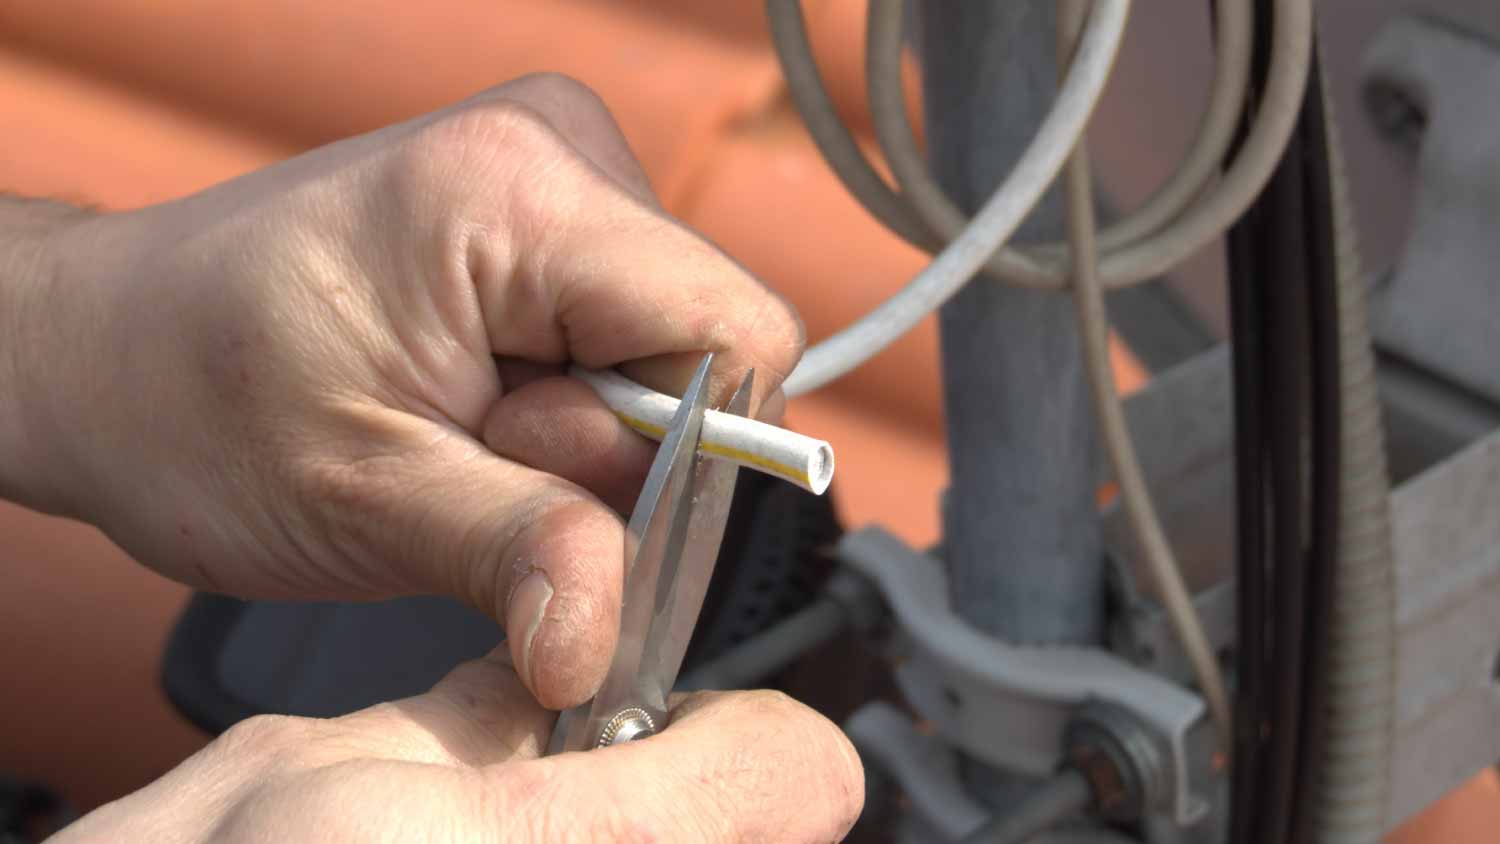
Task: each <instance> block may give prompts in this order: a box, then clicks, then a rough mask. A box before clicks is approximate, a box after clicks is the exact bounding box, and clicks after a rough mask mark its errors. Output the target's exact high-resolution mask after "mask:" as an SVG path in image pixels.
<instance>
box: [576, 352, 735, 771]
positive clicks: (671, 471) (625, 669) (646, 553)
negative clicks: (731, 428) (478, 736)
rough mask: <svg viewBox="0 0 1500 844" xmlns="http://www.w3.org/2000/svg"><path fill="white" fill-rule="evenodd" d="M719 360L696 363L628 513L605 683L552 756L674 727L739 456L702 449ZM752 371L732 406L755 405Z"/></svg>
mask: <svg viewBox="0 0 1500 844" xmlns="http://www.w3.org/2000/svg"><path fill="white" fill-rule="evenodd" d="M712 363H713V355H712V354H708V355H705V356H704V358H703V361H702V362H701V363H699V364H698V369H697V371H696V372H695V373H694V374H693V379H692V381H691V383H689V384H688V388H687V392H686V393H685V394H684V395H683V397H682V403H681V404H680V405H679V406H678V408H677V412H676V414H675V415H674V416H673V418H672V424H671V426H670V427H669V428H668V429H667V431H666V435H665V436H663V437H662V441H661V447H660V448H659V449H658V450H657V452H656V459H655V460H654V461H652V463H651V470H650V472H649V473H647V475H646V484H645V486H644V487H642V488H641V494H640V497H639V498H637V499H636V503H635V510H634V511H632V512H631V514H630V522H629V524H628V526H627V527H626V530H625V559H626V560H628V561H630V567H629V568H628V569H626V575H625V592H624V603H623V604H622V606H621V610H620V639H619V644H618V645H617V646H616V648H615V654H614V659H613V661H612V662H611V663H610V666H609V671H608V673H607V674H606V675H605V677H604V683H603V685H601V686H600V687H599V692H598V694H596V695H595V696H594V699H593V700H591V701H589V702H588V703H584V704H582V705H580V706H576V707H574V708H572V709H569V710H566V711H564V712H563V713H561V714H560V715H559V716H558V719H557V726H556V727H554V728H553V730H552V739H551V741H550V742H549V743H548V745H547V754H548V755H552V754H555V753H565V752H569V751H575V750H592V749H594V748H599V747H608V746H610V745H614V744H622V743H624V742H628V741H635V740H637V739H643V738H647V737H648V736H652V735H655V734H656V733H658V732H660V731H661V730H662V729H664V728H665V727H666V726H667V720H668V718H669V710H668V708H667V696H668V695H669V694H670V693H671V691H672V686H673V684H674V683H676V682H677V674H678V672H679V671H680V670H681V669H682V658H683V655H684V653H686V651H687V646H688V640H689V639H690V638H691V637H692V635H693V627H694V625H696V624H697V622H698V612H699V611H700V610H701V609H702V608H703V596H704V594H705V593H706V592H707V591H708V581H709V578H710V577H711V576H712V575H713V569H714V562H715V561H716V560H717V559H718V556H719V545H720V543H721V542H722V541H723V539H724V525H725V523H726V522H727V521H728V519H729V505H730V502H731V501H732V500H733V498H734V483H735V478H736V476H737V475H738V474H739V467H738V466H737V465H735V464H734V463H731V462H730V461H728V460H719V459H709V458H705V457H703V456H702V455H700V454H699V453H698V443H699V438H700V435H701V433H702V430H703V415H704V413H705V412H706V411H707V410H708V374H709V368H710V366H711V365H712ZM754 377H755V373H754V371H751V372H749V373H747V374H746V375H745V379H744V381H742V382H741V383H740V386H739V388H738V389H737V390H735V392H734V395H733V396H732V397H730V399H729V401H728V402H727V403H726V404H725V406H724V412H726V413H733V414H735V415H738V416H745V415H746V414H747V413H748V412H749V409H750V388H751V384H752V383H753V381H754Z"/></svg>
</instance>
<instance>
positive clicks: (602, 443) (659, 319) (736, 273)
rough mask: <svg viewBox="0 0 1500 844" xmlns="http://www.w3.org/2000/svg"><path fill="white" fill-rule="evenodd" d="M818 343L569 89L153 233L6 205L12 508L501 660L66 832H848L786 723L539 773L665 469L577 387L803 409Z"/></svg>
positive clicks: (785, 836)
mask: <svg viewBox="0 0 1500 844" xmlns="http://www.w3.org/2000/svg"><path fill="white" fill-rule="evenodd" d="M802 339H803V338H802V331H801V326H800V323H799V322H798V320H797V318H796V316H795V314H794V313H793V312H792V311H791V309H790V308H789V307H788V306H787V305H786V304H785V303H784V302H782V301H781V300H780V299H779V298H778V297H776V296H775V295H774V294H772V293H771V292H770V291H768V290H767V289H766V288H764V287H763V286H761V285H760V284H759V283H758V282H757V281H756V280H755V279H754V278H752V277H751V276H750V275H748V274H747V273H746V272H744V271H743V270H742V269H741V268H739V267H738V266H737V265H736V264H734V262H733V261H731V260H729V259H728V258H727V257H725V256H724V255H723V254H722V253H720V252H719V251H718V250H716V249H715V248H714V247H713V246H712V245H710V244H709V243H707V242H706V241H704V240H703V239H702V238H700V237H699V236H697V235H696V234H694V233H693V232H691V231H690V230H688V229H687V228H685V227H684V226H682V225H681V224H679V223H677V222H676V221H675V220H673V219H671V218H670V217H668V216H666V215H665V214H664V213H663V212H662V211H661V209H660V206H659V204H658V203H657V201H656V199H655V198H654V196H653V195H652V193H651V190H650V187H649V184H648V183H647V180H646V178H645V176H644V174H643V173H642V171H641V169H640V167H639V165H638V164H637V163H636V161H635V159H634V157H633V156H632V155H631V153H630V151H629V149H628V147H627V145H626V143H625V141H624V139H623V138H622V137H621V135H620V133H619V131H618V129H617V128H616V127H615V124H614V122H613V121H612V119H611V118H610V116H609V114H608V112H607V110H606V109H605V108H604V107H603V105H602V104H601V103H599V101H598V100H597V98H595V97H594V96H593V95H592V94H591V93H590V92H588V91H587V90H586V89H584V88H583V87H582V86H579V85H578V84H576V83H573V82H571V81H569V80H566V79H563V78H560V77H556V76H538V77H527V78H525V79H521V80H518V81H516V82H512V83H509V84H507V85H503V86H500V87H498V88H494V89H491V90H489V91H486V92H484V93H482V94H479V95H476V96H475V97H473V98H471V99H469V100H467V101H465V102H462V103H459V104H457V105H455V106H452V107H450V108H447V109H444V110H442V111H439V112H436V113H434V114H431V115H427V116H424V117H421V118H417V119H415V120H412V121H409V122H407V123H403V124H398V125H395V126H391V127H387V128H385V129H381V130H378V131H375V132H372V133H370V134H368V135H363V136H359V137H355V138H351V139H348V140H345V141H341V142H339V143H335V144H332V145H330V146H327V147H324V148H321V149H318V150H314V151H312V152H310V153H307V154H306V155H303V156H300V157H298V158H295V159H291V160H289V161H286V162H283V163H281V164H278V165H276V166H273V167H270V168H267V169H266V170H263V171H260V172H257V173H253V174H250V175H248V176H245V177H243V178H240V179H236V180H234V181H231V182H227V183H225V184H223V185H220V186H217V187H214V188H211V189H209V190H207V191H204V192H202V193H200V194H196V195H194V196H190V197H187V198H185V199H182V200H179V201H175V202H171V203H166V204H163V205H159V206H153V207H149V208H144V209H140V210H138V211H132V212H127V213H115V214H93V213H86V212H80V211H77V210H76V209H70V208H66V207H63V206H58V205H54V204H47V203H35V202H21V201H14V200H5V201H0V395H3V396H4V397H5V401H4V402H3V405H0V496H4V497H6V498H9V499H12V500H15V501H19V502H21V503H23V504H26V505H28V506H31V507H34V508H37V509H40V510H45V511H49V512H54V513H60V514H64V515H69V516H73V517H76V518H80V519H83V520H86V521H89V522H92V523H94V524H96V525H98V526H99V527H100V528H102V529H103V530H104V531H105V532H106V533H107V534H108V535H109V536H110V537H111V538H112V539H114V541H116V542H117V543H119V544H120V545H121V546H122V547H124V548H125V549H126V550H127V551H129V552H131V554H132V555H133V556H134V557H135V558H136V559H138V560H140V561H141V562H142V563H144V564H146V565H148V566H151V567H153V568H155V569H156V570H157V571H159V572H161V573H162V574H164V575H166V576H168V577H171V578H174V579H176V580H179V581H182V582H184V583H188V584H190V585H193V586H196V587H200V588H205V589H211V590H214V591H219V592H226V593H231V594H236V595H241V596H248V597H294V598H341V599H365V598H382V597H390V596H397V595H411V594H439V595H448V596H452V597H455V598H458V599H460V600H462V601H465V602H467V603H469V604H471V605H473V606H475V607H477V608H478V609H480V610H482V611H484V612H486V613H489V614H490V615H492V616H493V617H494V618H495V619H496V621H497V622H499V623H500V624H502V625H503V626H504V628H505V630H506V633H507V647H508V651H507V652H504V653H498V654H496V655H494V656H492V657H491V658H490V659H488V660H484V661H481V662H479V663H475V664H471V665H469V666H466V667H464V668H461V669H459V670H458V671H457V672H455V674H454V675H453V676H451V677H450V678H449V679H448V680H445V681H444V683H443V684H440V685H439V686H438V688H436V689H434V691H433V692H431V693H429V694H428V695H425V696H422V697H418V698H414V699H412V700H409V701H402V702H398V703H394V704H387V705H384V706H381V707H377V708H375V709H373V710H368V711H366V712H361V713H357V714H355V715H351V716H348V717H345V718H341V719H335V720H333V721H327V722H322V721H300V720H288V719H280V720H270V721H262V720H257V721H254V722H251V723H250V724H248V725H246V726H244V727H242V728H236V730H234V731H232V732H231V733H230V734H228V735H227V736H225V737H223V738H221V739H219V740H218V741H216V742H214V743H213V744H211V745H210V746H209V747H208V748H207V749H205V750H204V751H203V752H201V753H199V754H198V755H196V756H194V757H193V758H192V759H190V760H188V761H187V762H186V763H184V765H183V766H182V767H180V768H179V769H177V770H176V771H174V772H173V773H171V774H169V775H168V776H167V777H166V778H164V779H163V780H162V781H160V782H158V783H156V784H154V785H152V786H150V787H148V788H147V789H144V790H142V791H141V792H138V793H137V794H135V795H131V796H130V797H127V798H125V799H124V800H121V801H119V802H117V803H115V804H111V805H110V806H108V807H105V808H103V809H101V810H99V811H98V812H96V813H95V814H93V815H91V816H89V818H86V819H85V821H84V822H82V823H81V824H79V825H78V826H77V827H75V829H74V830H73V831H71V832H70V833H67V834H65V835H71V834H77V835H80V836H84V837H87V838H94V837H98V838H107V839H110V840H122V839H129V838H136V837H141V838H150V839H151V840H182V841H194V840H204V839H207V838H214V839H216V840H217V839H218V838H225V837H227V838H229V839H230V840H287V839H288V838H292V839H296V838H299V837H303V838H316V839H318V840H328V839H330V838H333V839H340V838H343V839H350V840H387V839H390V840H394V839H396V838H401V839H403V840H407V839H411V838H432V839H434V840H465V841H467V840H487V839H489V840H522V841H532V840H534V841H572V840H594V839H597V838H614V837H621V838H623V839H625V840H694V841H740V840H778V841H828V840H833V839H835V838H837V837H839V836H840V835H842V834H843V832H844V831H845V830H846V829H847V827H848V825H849V824H850V823H852V820H853V817H854V816H855V815H856V814H857V813H858V809H859V803H860V797H861V795H862V786H861V775H860V772H859V766H858V763H857V760H856V759H855V757H854V755H853V753H852V751H850V750H849V748H848V745H847V742H846V741H845V740H844V738H843V737H842V734H840V733H839V732H838V730H837V729H836V728H834V727H833V726H832V725H831V724H829V723H828V722H826V721H825V720H823V719H822V718H821V717H819V716H817V715H816V714H815V713H812V712H811V711H810V710H806V709H805V708H802V707H800V706H799V705H797V704H795V703H793V702H790V701H788V700H785V699H782V698H777V697H767V696H764V695H748V696H736V695H729V696H716V697H713V698H707V699H690V700H689V701H688V702H687V703H685V704H684V707H685V709H684V715H683V716H682V718H681V720H680V723H679V725H678V726H674V727H673V729H671V730H668V731H666V733H664V734H663V735H662V736H659V737H656V738H653V739H650V740H647V741H644V742H639V743H636V744H635V745H632V746H630V747H627V748H621V749H618V750H611V751H609V752H607V753H596V754H588V755H584V756H579V757H565V758H559V759H555V760H554V759H547V760H535V759H534V757H535V751H536V747H537V743H538V742H539V741H541V740H542V739H544V738H545V733H546V730H547V729H550V725H551V716H550V713H549V710H555V709H558V708H561V707H564V706H569V705H572V704H575V703H579V702H581V701H583V700H586V699H587V698H588V697H590V696H591V695H592V694H593V691H594V690H595V689H596V688H597V686H598V684H599V682H600V680H601V679H602V677H603V673H604V670H605V668H606V665H607V662H608V658H609V655H610V654H611V653H612V651H613V648H614V644H615V636H616V631H617V627H618V618H619V603H620V591H621V585H622V580H623V565H624V563H623V559H622V554H623V545H624V543H623V534H622V530H623V528H622V523H621V519H620V512H621V511H622V510H624V509H626V508H628V506H629V504H630V501H631V498H632V496H633V495H634V492H635V490H636V489H638V487H639V484H640V481H641V478H642V475H643V473H644V470H645V467H646V465H647V463H648V462H649V459H650V456H651V454H652V453H653V451H652V448H653V447H652V446H651V445H650V444H649V443H647V442H645V441H643V440H641V439H640V438H639V437H637V436H636V435H635V434H634V433H632V432H630V431H629V430H628V429H626V428H625V427H624V426H623V425H622V424H620V423H619V422H618V421H617V420H616V419H615V417H614V416H613V414H611V413H610V412H609V410H608V409H607V408H606V407H604V406H603V405H602V403H600V402H599V400H598V399H597V398H596V397H595V396H594V395H593V393H592V392H591V391H589V390H588V389H587V388H586V387H584V386H583V385H581V384H579V383H577V382H574V381H572V380H570V379H567V378H564V377H560V376H561V373H562V371H563V368H564V367H565V366H566V364H567V363H568V362H570V361H576V362H580V363H582V364H584V365H587V366H594V367H603V366H619V367H621V368H622V369H623V370H624V371H625V372H627V373H628V374H630V375H631V376H632V377H634V378H636V379H637V380H640V381H642V382H643V383H647V384H649V385H652V386H654V387H657V388H658V389H663V390H667V391H671V390H680V389H681V388H682V386H683V385H684V384H685V381H686V378H687V375H688V373H689V372H690V370H691V367H692V366H693V365H694V364H695V363H696V361H697V359H698V356H699V355H700V354H701V353H702V352H703V351H710V350H711V351H715V352H718V353H719V358H718V360H719V362H718V365H717V366H716V369H715V375H716V377H715V382H716V386H717V387H718V388H719V391H720V394H722V391H723V390H724V389H727V387H728V385H729V384H731V383H735V382H737V381H738V379H739V378H740V377H741V376H742V375H743V374H744V372H745V370H747V369H748V368H751V367H753V368H754V369H755V370H756V385H757V390H758V392H757V395H756V396H755V397H754V404H755V405H756V406H757V407H758V408H759V412H760V414H761V415H762V416H763V417H764V416H774V415H776V414H777V413H778V408H779V406H780V402H781V396H780V392H779V385H780V383H781V380H782V379H783V378H784V377H785V376H786V374H787V373H789V372H790V371H791V369H792V367H793V366H794V365H795V364H796V361H797V359H798V357H799V356H800V354H801V350H802ZM642 789H644V792H642ZM658 791H659V792H660V793H658ZM637 792H642V793H640V794H639V797H638V799H634V800H628V799H624V797H623V795H626V794H627V793H628V794H636V793H637ZM600 794H604V795H609V796H610V797H611V799H609V800H601V799H599V797H598V795H600ZM684 795H685V796H684ZM813 795H817V796H818V799H816V800H813V799H812V797H813ZM699 798H701V800H700V799H699ZM695 800H697V801H698V802H694V801H695ZM814 804H816V805H814ZM631 807H636V808H631ZM751 807H753V808H754V811H749V808H751ZM679 810H680V811H679ZM767 823H770V824H773V825H774V826H771V827H767V826H765V824H767ZM174 830H175V832H174ZM173 835H175V836H176V837H172V836H173Z"/></svg>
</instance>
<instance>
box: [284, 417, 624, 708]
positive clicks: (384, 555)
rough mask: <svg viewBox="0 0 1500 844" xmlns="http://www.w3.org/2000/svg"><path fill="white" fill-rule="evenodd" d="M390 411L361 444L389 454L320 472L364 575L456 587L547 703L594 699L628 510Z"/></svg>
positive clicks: (428, 588)
mask: <svg viewBox="0 0 1500 844" xmlns="http://www.w3.org/2000/svg"><path fill="white" fill-rule="evenodd" d="M380 412H382V413H384V412H387V411H380ZM388 412H389V413H392V414H395V415H396V416H397V417H398V418H396V419H394V420H389V421H391V423H392V424H390V425H378V426H376V427H381V428H384V429H385V431H384V433H385V436H382V437H379V438H369V439H365V440H364V441H365V442H366V443H370V442H372V440H376V439H378V440H380V441H383V445H381V446H375V447H376V448H379V450H380V452H381V453H380V454H376V455H369V454H366V455H365V456H363V457H360V458H358V459H350V460H345V461H340V465H338V466H336V467H332V468H327V469H323V470H321V471H319V472H318V473H317V475H318V476H319V477H320V479H321V481H320V482H319V483H318V484H317V488H316V489H314V490H313V491H312V493H313V494H314V495H315V496H316V500H317V502H318V503H317V506H316V508H315V509H316V510H317V511H318V512H319V513H320V514H321V518H322V519H323V520H324V521H325V522H327V524H325V525H324V531H325V533H326V534H327V535H328V536H329V537H330V544H331V545H332V546H333V547H334V548H335V549H337V550H338V551H339V552H340V553H339V556H340V557H343V558H344V559H345V560H349V561H351V562H352V563H353V567H354V569H355V571H354V572H352V574H353V576H354V577H355V578H356V579H359V580H366V581H373V582H386V583H389V584H391V586H393V587H394V588H395V589H396V590H399V591H404V592H410V591H412V590H417V591H422V592H427V593H436V594H443V595H448V596H451V597H454V598H457V599H459V600H461V601H464V602H465V603H467V604H470V605H471V606H473V607H475V608H477V609H478V610H480V611H481V612H485V613H488V614H489V615H491V616H492V617H493V618H495V619H496V620H497V621H499V622H500V623H501V624H502V625H503V626H504V628H505V632H506V637H507V639H508V646H509V651H510V654H511V657H512V659H513V660H514V662H515V666H516V671H517V673H518V675H519V676H520V677H521V679H522V681H523V682H524V683H525V684H526V686H527V688H528V689H530V691H531V693H532V694H533V695H534V696H535V697H536V699H537V701H538V702H539V703H541V704H542V705H543V706H546V707H548V708H550V709H562V708H565V707H568V706H573V705H576V704H578V703H582V702H583V701H585V700H587V699H588V698H590V697H591V696H592V695H593V694H594V692H595V691H596V690H597V688H598V686H599V684H600V683H601V682H602V681H603V678H604V673H605V671H606V670H607V668H608V665H609V661H610V659H611V657H612V655H613V654H614V649H615V641H616V639H617V637H618V634H619V623H620V622H619V619H620V596H621V592H622V585H623V580H624V575H623V571H624V562H623V561H624V553H625V550H624V542H625V539H624V526H623V525H622V524H621V522H620V519H619V517H618V516H617V515H616V514H615V513H614V511H612V510H611V509H609V508H608V507H607V506H606V505H605V504H604V503H603V502H601V501H599V499H597V498H595V497H594V496H593V495H591V494H590V493H588V492H587V491H586V490H584V489H583V488H581V487H579V486H577V485H575V484H573V483H571V482H569V481H567V480H564V479H562V478H559V477H557V476H555V475H551V474H547V473H545V472H542V471H539V470H537V469H533V468H531V467H528V466H524V465H522V464H519V463H515V462H512V461H509V460H505V459H503V458H500V457H497V456H496V455H494V454H493V453H492V452H490V451H489V450H488V449H486V448H485V447H484V446H483V445H482V444H480V443H478V442H476V441H474V440H471V439H469V438H468V437H466V436H463V435H462V434H460V433H456V432H452V431H449V430H447V429H443V428H440V427H438V426H436V425H433V424H432V423H428V422H426V421H425V420H417V419H414V418H413V417H410V416H406V415H405V414H396V412H395V411H388ZM371 568H374V569H376V571H371V570H370V569H371ZM380 569H384V571H379V570H380Z"/></svg>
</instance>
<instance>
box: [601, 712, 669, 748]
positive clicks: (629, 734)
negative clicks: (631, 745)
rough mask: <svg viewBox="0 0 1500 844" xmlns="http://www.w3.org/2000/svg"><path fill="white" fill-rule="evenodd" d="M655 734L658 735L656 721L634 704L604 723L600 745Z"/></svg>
mask: <svg viewBox="0 0 1500 844" xmlns="http://www.w3.org/2000/svg"><path fill="white" fill-rule="evenodd" d="M654 735H656V722H654V721H652V720H651V716H650V714H648V713H647V712H646V710H644V709H639V708H637V707H634V706H632V707H631V708H629V709H625V710H622V711H621V712H620V713H619V714H617V715H615V717H613V718H611V719H609V723H608V724H605V725H604V732H602V733H600V734H599V745H598V746H599V747H609V746H610V745H612V744H624V743H625V742H627V741H635V740H636V739H643V738H647V737H649V736H654Z"/></svg>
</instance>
